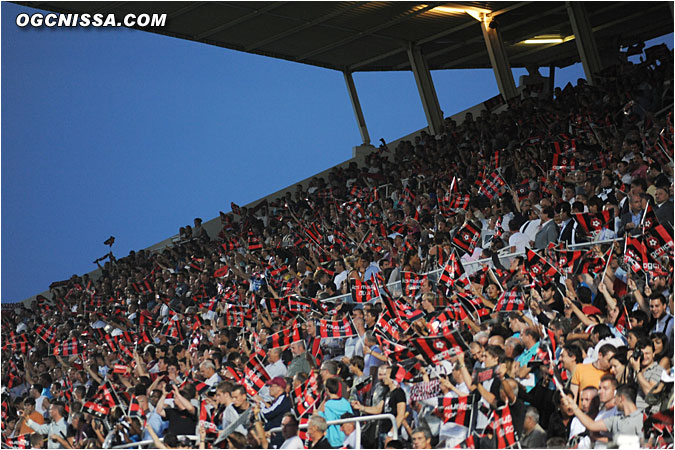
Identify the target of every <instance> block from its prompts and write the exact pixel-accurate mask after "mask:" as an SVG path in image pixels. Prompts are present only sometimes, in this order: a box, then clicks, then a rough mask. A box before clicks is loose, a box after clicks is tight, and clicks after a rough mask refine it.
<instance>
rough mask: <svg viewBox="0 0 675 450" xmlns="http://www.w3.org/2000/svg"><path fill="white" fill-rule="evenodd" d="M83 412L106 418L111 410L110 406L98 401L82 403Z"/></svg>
mask: <svg viewBox="0 0 675 450" xmlns="http://www.w3.org/2000/svg"><path fill="white" fill-rule="evenodd" d="M82 412H84V413H87V414H91V415H92V416H94V417H96V418H98V419H105V418H106V417H107V416H108V413H109V412H110V408H108V407H105V406H103V405H99V404H98V403H94V402H86V403H85V404H84V405H82Z"/></svg>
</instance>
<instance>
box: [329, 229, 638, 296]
mask: <svg viewBox="0 0 675 450" xmlns="http://www.w3.org/2000/svg"><path fill="white" fill-rule="evenodd" d="M624 239H625V238H624V237H617V238H614V239H604V240H600V241H589V242H581V243H578V244H571V245H568V246H567V248H569V249H578V248H584V247H591V246H593V245H601V244H611V243H612V242H620V241H623V240H624ZM526 253H527V251H522V252H512V253H506V254H502V255H498V257H499V259H500V260H502V259H508V258H513V257H515V256H525V254H526ZM491 263H492V258H484V259H477V260H475V261H466V262H465V261H462V265H463V266H464V269H466V273H467V275H471V274H472V273H474V272H475V271H476V270H478V266H479V265H480V264H491ZM442 271H443V268H440V269H434V270H430V271H428V272H424V273H421V274H420V275H425V276H427V277H429V278H431V279H432V281H434V282H436V281H438V280H437V278H436V276H437V275H438V274H439V273H441V272H442ZM346 282H347V280H345V281H343V283H346ZM386 286H387V289H389V290H390V291H391V292H392V294H394V295H398V294H397V293H400V286H401V282H400V281H394V282H392V283H387V284H386ZM351 296H352V294H351V293H347V294H340V295H336V296H333V297H329V298H325V299H322V300H321V301H322V302H334V301H336V300H338V301H339V300H340V299H347V303H352V301H351Z"/></svg>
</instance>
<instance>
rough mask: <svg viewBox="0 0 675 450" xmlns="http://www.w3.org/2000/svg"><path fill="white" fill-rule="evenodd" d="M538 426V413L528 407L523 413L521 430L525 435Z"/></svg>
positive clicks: (532, 407)
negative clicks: (523, 418) (523, 419)
mask: <svg viewBox="0 0 675 450" xmlns="http://www.w3.org/2000/svg"><path fill="white" fill-rule="evenodd" d="M538 424H539V411H537V408H535V407H534V406H528V407H527V410H526V411H525V421H524V422H523V430H524V431H525V433H530V432H531V431H532V430H534V428H535V427H536V426H537V425H538Z"/></svg>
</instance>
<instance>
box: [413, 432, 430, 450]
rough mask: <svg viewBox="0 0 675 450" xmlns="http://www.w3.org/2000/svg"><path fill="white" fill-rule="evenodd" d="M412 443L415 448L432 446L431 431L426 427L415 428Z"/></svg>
mask: <svg viewBox="0 0 675 450" xmlns="http://www.w3.org/2000/svg"><path fill="white" fill-rule="evenodd" d="M412 443H413V448H431V431H429V429H428V428H426V427H419V428H415V430H414V431H413V433H412Z"/></svg>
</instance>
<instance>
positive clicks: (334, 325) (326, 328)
mask: <svg viewBox="0 0 675 450" xmlns="http://www.w3.org/2000/svg"><path fill="white" fill-rule="evenodd" d="M316 335H317V336H321V337H322V338H329V337H330V338H344V337H350V336H356V335H357V334H356V328H355V327H354V324H353V323H352V321H351V319H349V318H348V317H345V318H344V319H342V320H325V319H320V320H317V321H316Z"/></svg>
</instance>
